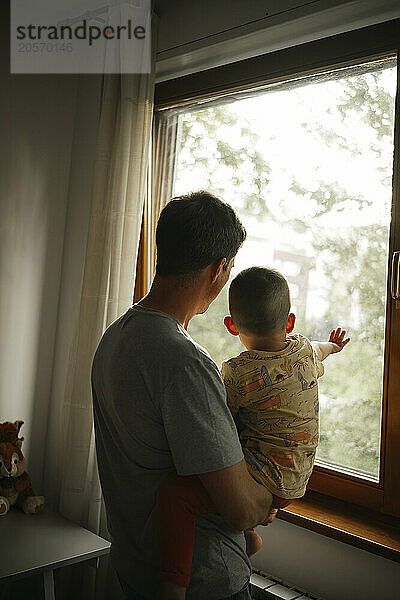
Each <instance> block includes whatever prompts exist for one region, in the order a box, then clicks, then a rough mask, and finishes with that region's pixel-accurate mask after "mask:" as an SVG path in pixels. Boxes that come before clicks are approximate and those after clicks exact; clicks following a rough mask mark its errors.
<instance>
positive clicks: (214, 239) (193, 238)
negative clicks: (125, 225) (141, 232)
mask: <svg viewBox="0 0 400 600" xmlns="http://www.w3.org/2000/svg"><path fill="white" fill-rule="evenodd" d="M245 239H246V230H245V228H244V227H243V225H242V223H241V222H240V221H239V218H238V216H237V215H236V213H235V211H234V210H233V208H232V207H231V206H229V204H226V203H225V202H222V200H220V199H219V198H216V197H215V196H213V195H212V194H209V193H208V192H205V191H199V192H192V193H190V194H186V195H184V196H179V197H177V198H173V199H172V200H171V201H170V202H169V203H168V204H167V205H166V206H165V208H164V209H163V210H162V212H161V214H160V218H159V220H158V223H157V231H156V244H157V266H156V273H157V275H159V276H162V277H167V276H181V275H188V274H195V273H197V272H199V271H201V270H202V269H205V268H206V267H208V265H211V264H212V263H213V262H215V261H217V260H219V259H221V258H226V264H225V265H224V269H226V268H227V267H228V263H229V262H230V261H231V260H232V258H233V257H234V256H236V254H237V251H238V250H239V248H240V246H241V245H242V244H243V242H244V240H245Z"/></svg>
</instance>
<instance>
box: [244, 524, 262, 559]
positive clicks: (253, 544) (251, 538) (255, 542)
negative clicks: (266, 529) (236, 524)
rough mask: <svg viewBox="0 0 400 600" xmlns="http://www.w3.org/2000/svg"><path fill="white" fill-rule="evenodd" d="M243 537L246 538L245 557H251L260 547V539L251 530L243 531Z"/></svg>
mask: <svg viewBox="0 0 400 600" xmlns="http://www.w3.org/2000/svg"><path fill="white" fill-rule="evenodd" d="M244 536H245V538H246V554H247V556H253V554H255V553H256V552H258V551H259V549H260V548H261V546H262V539H261V538H260V536H259V535H258V533H256V532H255V531H254V530H253V529H252V530H250V531H245V532H244Z"/></svg>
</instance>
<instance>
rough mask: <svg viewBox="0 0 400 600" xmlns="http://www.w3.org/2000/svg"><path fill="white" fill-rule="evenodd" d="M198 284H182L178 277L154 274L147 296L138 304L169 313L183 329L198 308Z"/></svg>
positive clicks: (199, 295)
mask: <svg viewBox="0 0 400 600" xmlns="http://www.w3.org/2000/svg"><path fill="white" fill-rule="evenodd" d="M199 297H201V294H200V290H199V285H193V286H190V285H184V284H183V282H182V280H181V279H180V278H179V277H158V276H156V277H155V279H154V281H153V284H152V286H151V288H150V291H149V293H148V294H147V296H144V298H142V299H141V300H140V301H139V302H138V304H139V305H140V306H143V307H144V308H152V309H153V310H159V311H161V312H163V313H166V314H167V315H171V317H173V318H174V319H176V320H177V321H178V322H179V323H180V324H181V325H182V326H183V327H184V328H185V329H187V328H188V325H189V322H190V320H191V319H192V317H194V315H196V314H197V313H198V312H201V311H200V310H199V305H198V302H199Z"/></svg>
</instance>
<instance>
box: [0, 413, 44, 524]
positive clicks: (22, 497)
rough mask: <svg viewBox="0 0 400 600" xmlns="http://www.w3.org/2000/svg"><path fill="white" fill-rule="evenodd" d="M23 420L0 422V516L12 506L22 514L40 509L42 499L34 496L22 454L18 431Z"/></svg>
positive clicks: (42, 502)
mask: <svg viewBox="0 0 400 600" xmlns="http://www.w3.org/2000/svg"><path fill="white" fill-rule="evenodd" d="M23 423H24V422H23V421H15V423H9V422H8V421H7V422H6V423H0V515H5V514H7V512H8V511H9V510H10V507H11V506H12V505H14V504H16V505H17V506H19V507H20V508H21V509H22V510H23V511H24V512H25V513H37V512H39V511H40V510H41V509H42V508H43V504H44V497H43V496H35V492H34V491H33V489H32V487H31V478H30V477H29V475H28V473H27V472H26V471H25V469H26V461H25V459H24V455H23V454H22V452H21V445H22V441H23V439H24V438H23V437H21V438H19V437H18V434H19V430H20V429H21V426H22V425H23Z"/></svg>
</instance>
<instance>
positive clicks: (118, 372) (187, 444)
mask: <svg viewBox="0 0 400 600" xmlns="http://www.w3.org/2000/svg"><path fill="white" fill-rule="evenodd" d="M245 237H246V233H245V230H244V228H243V226H242V224H241V223H240V221H239V219H238V218H237V216H236V214H235V212H234V211H233V209H232V208H231V207H230V206H229V205H227V204H225V203H224V202H222V201H221V200H219V199H218V198H215V197H214V196H212V195H211V194H208V193H207V192H198V193H193V194H189V195H187V196H182V197H180V198H176V199H173V200H171V202H170V203H169V204H168V205H167V206H166V207H165V208H164V210H163V211H162V213H161V215H160V219H159V221H158V225H157V234H156V244H157V267H156V276H155V278H154V281H153V284H152V286H151V289H150V291H149V293H148V295H147V296H146V297H144V298H143V299H142V300H141V301H140V302H139V303H138V304H137V305H134V306H133V307H131V308H130V309H129V310H128V311H127V312H126V313H125V314H124V315H123V316H122V317H120V318H119V319H118V320H117V321H115V322H114V323H113V324H112V325H111V326H110V327H109V328H108V329H107V331H106V332H105V333H104V335H103V337H102V340H101V342H100V344H99V347H98V349H97V352H96V355H95V358H94V361H93V369H92V387H93V407H94V421H95V433H96V451H97V458H98V466H99V474H100V480H101V485H102V490H103V495H104V500H105V505H106V510H107V523H108V529H109V532H110V534H111V537H112V547H111V559H112V563H113V565H114V567H115V569H116V571H117V573H118V576H119V578H120V581H121V585H122V587H123V589H124V592H125V593H126V597H127V598H130V599H141V598H143V599H146V600H150V599H155V598H156V597H157V588H158V585H157V570H158V560H159V546H158V543H159V542H158V529H157V515H156V494H157V489H158V487H159V485H160V483H161V482H162V481H163V480H164V479H165V477H167V476H168V475H169V474H170V473H172V472H174V471H176V472H177V473H178V475H183V476H185V475H198V476H199V477H200V480H201V482H202V484H203V485H204V487H205V488H206V490H207V491H208V494H209V495H210V497H211V498H212V500H213V502H214V504H215V506H216V508H217V509H218V514H215V515H211V516H207V517H204V518H202V519H199V520H198V521H197V523H196V534H195V548H194V555H193V563H192V570H191V581H190V586H189V587H188V589H187V595H186V598H187V599H188V600H204V598H207V599H209V600H220V599H223V598H234V599H235V600H242V599H245V598H249V597H250V596H249V592H248V582H249V577H250V571H251V567H250V564H249V562H248V559H247V556H246V553H245V542H244V536H243V533H242V530H243V529H247V528H250V527H253V526H254V525H256V524H259V523H263V522H265V521H266V519H267V516H268V513H269V508H270V505H271V501H272V497H271V495H270V493H269V492H268V491H267V490H266V489H265V488H264V487H262V486H260V485H259V484H257V483H256V482H255V481H254V480H253V479H252V478H251V477H250V475H249V474H248V471H247V468H246V463H245V461H244V459H243V453H242V449H241V446H240V442H239V439H238V435H237V432H236V428H235V425H234V422H233V419H232V416H231V414H230V412H229V410H228V408H227V404H226V394H225V388H224V385H223V383H222V380H221V378H220V375H219V371H218V368H217V366H216V365H215V363H214V362H213V361H212V359H211V358H210V356H209V355H208V353H207V351H206V350H204V349H203V348H201V347H200V346H199V345H198V344H196V343H195V342H194V341H193V340H192V339H191V337H190V336H189V335H188V333H187V332H186V330H187V327H188V325H189V322H190V320H191V318H192V317H193V316H194V315H196V314H199V313H203V312H205V311H206V310H207V308H208V307H209V305H210V304H211V302H212V301H213V300H214V299H215V298H216V296H217V295H218V294H219V293H220V291H221V289H222V288H223V286H224V285H225V283H226V282H227V281H228V278H229V274H230V271H231V268H232V266H233V261H234V257H235V255H236V254H237V251H238V250H239V248H240V247H241V245H242V244H243V241H244V239H245ZM180 592H182V597H184V588H183V589H182V590H180ZM161 597H162V598H163V600H167V598H166V596H165V595H164V596H163V593H162V591H161Z"/></svg>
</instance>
